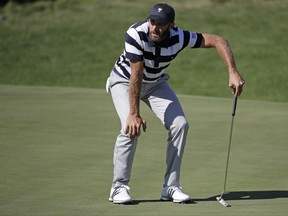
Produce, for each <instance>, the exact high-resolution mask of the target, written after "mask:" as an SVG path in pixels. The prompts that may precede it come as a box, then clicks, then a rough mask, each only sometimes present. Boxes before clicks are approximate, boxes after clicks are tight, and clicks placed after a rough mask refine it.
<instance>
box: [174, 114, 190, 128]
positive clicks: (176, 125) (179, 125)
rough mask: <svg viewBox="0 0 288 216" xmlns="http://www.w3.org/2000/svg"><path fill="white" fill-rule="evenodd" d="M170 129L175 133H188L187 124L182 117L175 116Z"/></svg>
mask: <svg viewBox="0 0 288 216" xmlns="http://www.w3.org/2000/svg"><path fill="white" fill-rule="evenodd" d="M172 127H173V128H174V129H176V130H177V131H179V130H183V131H188V129H189V123H188V121H187V119H186V118H185V117H184V116H177V117H176V118H175V119H174V121H173V125H172Z"/></svg>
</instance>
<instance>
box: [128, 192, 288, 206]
mask: <svg viewBox="0 0 288 216" xmlns="http://www.w3.org/2000/svg"><path fill="white" fill-rule="evenodd" d="M219 195H220V194H218V195H215V196H212V197H208V198H193V199H192V200H190V201H189V202H186V203H181V204H197V201H215V200H216V197H217V196H219ZM223 198H224V199H225V200H226V201H228V200H261V199H278V198H288V191H285V190H273V191H235V192H229V193H226V194H224V195H223ZM141 203H171V201H163V200H160V199H147V200H133V201H132V203H129V204H127V205H139V204H141Z"/></svg>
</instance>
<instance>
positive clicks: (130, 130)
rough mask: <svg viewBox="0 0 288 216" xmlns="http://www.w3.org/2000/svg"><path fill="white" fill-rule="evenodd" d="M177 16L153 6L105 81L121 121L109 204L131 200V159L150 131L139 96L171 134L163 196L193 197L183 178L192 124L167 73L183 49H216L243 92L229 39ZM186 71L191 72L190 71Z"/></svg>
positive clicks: (129, 33)
mask: <svg viewBox="0 0 288 216" xmlns="http://www.w3.org/2000/svg"><path fill="white" fill-rule="evenodd" d="M174 20H175V11H174V9H173V8H172V7H171V6H170V5H168V4H156V5H154V6H153V8H152V10H151V13H150V15H149V16H148V18H147V20H144V21H142V22H138V23H136V24H134V25H132V26H131V27H130V28H129V29H128V30H127V33H126V38H125V50H124V51H123V53H122V54H121V55H120V57H119V58H118V60H117V61H116V63H115V65H114V67H113V70H112V72H111V74H110V77H109V78H108V80H107V84H106V88H107V91H109V92H110V93H111V96H112V100H113V103H114V106H115V109H116V111H117V114H118V116H119V118H120V121H121V131H120V134H119V135H118V137H117V139H116V142H115V147H114V160H113V163H114V177H113V181H112V187H111V191H110V196H109V200H110V201H111V202H114V203H118V204H124V203H129V202H131V201H132V198H131V196H130V188H129V186H128V185H129V181H130V176H131V169H132V163H133V158H134V154H135V150H136V145H137V140H138V138H139V136H140V131H141V130H142V129H143V131H144V132H145V131H146V121H145V120H144V119H143V118H142V117H141V113H140V105H139V104H140V100H142V101H143V102H145V103H146V104H147V105H148V106H149V108H150V109H151V110H152V111H153V112H154V113H155V115H156V116H157V117H158V118H159V119H160V121H161V122H162V124H163V126H164V127H165V128H166V129H167V132H168V139H167V150H166V154H167V155H166V172H165V175H164V183H163V187H162V193H161V196H160V199H161V200H171V201H173V202H187V201H189V200H190V196H189V195H187V194H185V193H184V192H183V191H182V188H181V184H180V182H179V178H180V168H181V161H182V156H183V152H184V147H185V143H186V137H187V132H188V128H189V125H188V122H187V119H186V117H185V115H184V112H183V110H182V107H181V105H180V103H179V100H178V99H177V96H176V95H175V93H174V91H173V90H172V89H171V88H170V86H169V84H168V83H167V80H168V79H169V75H168V74H167V73H166V69H167V68H168V66H169V65H170V63H171V61H172V60H174V59H175V58H176V56H177V55H178V54H179V52H181V51H182V50H183V49H184V48H210V47H213V48H216V50H217V51H218V53H219V55H220V56H221V58H222V59H223V61H224V62H225V64H226V65H227V68H228V72H229V87H230V88H231V90H232V93H233V94H234V95H237V96H239V95H240V94H241V91H242V87H243V85H244V80H243V79H242V77H241V75H240V74H239V72H238V70H237V68H236V64H235V61H234V58H233V53H232V50H231V48H230V46H229V43H228V41H227V40H226V39H224V38H223V37H221V36H217V35H213V34H204V33H203V34H202V33H196V32H193V31H185V30H182V29H181V28H179V27H176V26H175V23H174ZM191 60H193V59H191ZM192 70H193V69H192ZM186 74H187V76H189V71H187V73H186ZM148 159H149V158H148ZM143 175H144V173H143ZM159 192H160V191H159Z"/></svg>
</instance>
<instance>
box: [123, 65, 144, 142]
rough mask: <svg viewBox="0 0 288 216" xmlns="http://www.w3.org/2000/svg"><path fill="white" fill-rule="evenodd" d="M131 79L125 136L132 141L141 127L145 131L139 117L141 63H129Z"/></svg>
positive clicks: (142, 120) (142, 121)
mask: <svg viewBox="0 0 288 216" xmlns="http://www.w3.org/2000/svg"><path fill="white" fill-rule="evenodd" d="M130 67H131V77H130V84H129V102H130V109H129V115H128V118H127V122H126V129H125V132H126V134H127V135H128V136H129V137H130V138H131V139H132V138H134V137H135V136H139V135H140V132H141V126H142V127H143V130H144V132H145V131H146V122H145V120H144V119H142V117H141V116H140V94H141V89H142V79H143V67H144V65H143V61H131V62H130Z"/></svg>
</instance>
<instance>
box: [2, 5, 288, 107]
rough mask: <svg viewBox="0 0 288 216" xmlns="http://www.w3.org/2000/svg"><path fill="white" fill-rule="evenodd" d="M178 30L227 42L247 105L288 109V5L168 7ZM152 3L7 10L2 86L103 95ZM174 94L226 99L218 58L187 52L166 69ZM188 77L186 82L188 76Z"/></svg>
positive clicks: (13, 7)
mask: <svg viewBox="0 0 288 216" xmlns="http://www.w3.org/2000/svg"><path fill="white" fill-rule="evenodd" d="M167 2H168V3H170V4H171V5H173V6H174V7H175V9H176V12H177V14H176V24H177V25H179V26H180V27H182V28H184V29H189V30H193V31H198V32H208V33H214V34H220V35H223V36H225V37H227V38H228V39H229V41H230V43H231V45H232V48H233V50H234V53H235V58H236V61H237V65H238V68H239V70H240V72H241V74H242V75H243V76H244V78H245V79H246V85H245V90H244V94H243V97H244V98H245V99H257V100H269V101H278V102H288V95H287V93H286V92H287V91H286V83H287V82H288V75H287V73H286V71H287V64H286V53H287V48H286V47H285V46H284V45H285V44H287V37H286V35H287V34H288V26H287V22H286V21H287V18H288V15H287V9H288V2H287V1H286V0H274V1H271V0H247V1H246V0H245V1H242V0H195V1H190V0H177V1H176V0H170V1H167ZM154 3H155V1H154V0H153V1H152V0H148V1H145V3H143V1H140V0H136V1H131V0H117V1H113V0H107V1H102V0H101V1H100V0H95V1H92V0H87V1H80V0H70V1H68V0H58V1H40V2H38V3H34V4H26V5H21V6H19V5H15V4H12V3H10V4H9V5H8V6H7V7H5V8H4V9H2V12H3V13H4V14H5V15H6V16H7V19H6V20H4V21H1V22H0V59H1V61H0V77H1V79H0V83H1V84H12V85H34V86H72V87H88V88H91V87H92V88H103V86H104V83H105V79H106V78H107V76H108V74H109V73H110V71H111V68H112V67H113V64H114V62H115V60H116V59H117V58H118V56H119V55H120V53H121V52H122V50H123V48H124V43H123V40H124V35H125V32H126V30H127V28H128V27H129V26H130V25H131V24H133V23H134V22H137V21H140V20H143V19H145V18H146V17H147V15H148V13H149V11H150V8H151V6H152V5H153V4H154ZM169 73H170V75H171V77H172V79H171V85H172V86H173V87H174V89H175V90H176V91H177V92H178V93H182V94H192V95H206V96H217V97H230V91H229V90H228V88H227V70H226V68H225V66H224V63H223V62H222V61H221V59H220V58H219V56H218V55H217V53H216V51H215V50H192V51H191V50H185V51H184V53H182V54H180V55H179V57H178V58H177V59H176V60H175V61H174V62H173V64H172V65H171V67H170V69H169ZM187 74H189V76H187Z"/></svg>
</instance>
